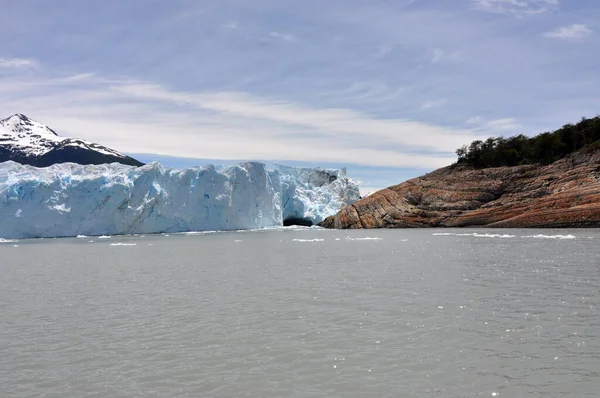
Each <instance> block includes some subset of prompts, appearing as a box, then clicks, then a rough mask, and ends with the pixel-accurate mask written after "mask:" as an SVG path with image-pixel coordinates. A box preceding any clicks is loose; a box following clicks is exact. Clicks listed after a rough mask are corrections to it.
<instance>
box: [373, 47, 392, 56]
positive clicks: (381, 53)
mask: <svg viewBox="0 0 600 398" xmlns="http://www.w3.org/2000/svg"><path fill="white" fill-rule="evenodd" d="M393 49H394V48H393V47H392V46H389V45H387V44H383V45H380V46H378V47H377V53H376V56H377V58H384V57H385V56H386V55H388V54H389V53H391V52H392V50H393Z"/></svg>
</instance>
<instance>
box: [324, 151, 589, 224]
mask: <svg viewBox="0 0 600 398" xmlns="http://www.w3.org/2000/svg"><path fill="white" fill-rule="evenodd" d="M319 225H320V226H322V227H325V228H336V229H356V228H423V227H495V228H562V227H572V228H582V227H594V228H597V227H600V149H596V150H590V149H582V150H580V151H578V152H574V153H572V154H571V155H569V156H567V157H565V158H563V159H560V160H558V161H556V162H554V163H552V164H550V165H546V166H541V165H523V166H515V167H495V168H483V169H476V168H473V167H472V166H469V165H463V164H454V165H451V166H447V167H444V168H441V169H438V170H435V171H433V172H431V173H429V174H426V175H424V176H421V177H417V178H414V179H411V180H408V181H406V182H404V183H401V184H399V185H395V186H391V187H389V188H386V189H383V190H381V191H378V192H376V193H374V194H372V195H370V196H368V197H366V198H364V199H361V200H360V201H358V202H356V203H354V204H352V205H350V206H347V207H345V208H344V209H342V210H341V211H339V212H338V213H337V214H336V215H334V216H330V217H328V218H326V219H325V220H323V221H322V222H321V223H320V224H319Z"/></svg>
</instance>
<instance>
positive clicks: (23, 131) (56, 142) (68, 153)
mask: <svg viewBox="0 0 600 398" xmlns="http://www.w3.org/2000/svg"><path fill="white" fill-rule="evenodd" d="M8 160H12V161H15V162H17V163H21V164H27V165H31V166H36V167H47V166H51V165H53V164H56V163H67V162H71V163H78V164H84V165H85V164H103V163H114V162H116V163H122V164H126V165H130V166H142V165H143V163H141V162H139V161H137V160H135V159H133V158H131V157H129V156H126V155H123V154H122V153H119V152H117V151H115V150H113V149H110V148H107V147H104V146H102V145H98V144H94V143H91V142H88V141H84V140H80V139H76V138H68V137H61V136H59V135H58V134H56V132H55V131H54V130H52V129H51V128H49V127H47V126H45V125H43V124H42V123H39V122H36V121H35V120H31V119H29V118H28V117H27V116H25V115H22V114H16V115H12V116H10V117H9V118H7V119H3V120H0V162H6V161H8Z"/></svg>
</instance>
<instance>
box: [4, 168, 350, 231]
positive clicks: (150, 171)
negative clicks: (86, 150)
mask: <svg viewBox="0 0 600 398" xmlns="http://www.w3.org/2000/svg"><path fill="white" fill-rule="evenodd" d="M358 197H359V194H358V187H357V186H356V184H354V182H352V180H350V179H348V178H347V177H346V175H345V170H322V169H295V168H289V167H284V166H277V167H276V168H274V169H272V170H269V169H267V168H266V166H265V165H264V164H262V163H258V162H247V163H241V164H238V165H234V166H228V167H225V168H222V169H219V170H217V169H216V168H215V167H214V166H206V167H202V168H190V169H185V170H175V169H170V168H165V167H163V166H162V165H160V164H158V163H153V164H149V165H146V166H142V167H131V166H125V165H121V164H116V163H113V164H106V165H97V166H93V165H88V166H82V165H77V164H73V163H64V164H56V165H53V166H50V167H47V168H35V167H31V166H23V165H20V164H18V163H14V162H4V163H0V237H2V238H38V237H62V236H76V235H113V234H114V235H116V234H134V233H161V232H185V231H203V230H238V229H254V228H265V227H272V226H280V225H282V222H283V219H284V218H285V217H298V218H302V219H307V220H311V222H313V223H316V222H319V221H321V220H322V219H323V218H325V217H327V216H328V215H331V214H334V213H336V212H337V211H338V210H340V209H341V208H342V207H344V206H346V205H347V204H350V203H352V202H353V201H355V200H357V199H358Z"/></svg>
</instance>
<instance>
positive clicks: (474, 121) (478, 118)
mask: <svg viewBox="0 0 600 398" xmlns="http://www.w3.org/2000/svg"><path fill="white" fill-rule="evenodd" d="M481 122H483V119H482V118H481V116H473V117H470V118H468V119H467V120H465V123H466V124H480V123H481Z"/></svg>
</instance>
